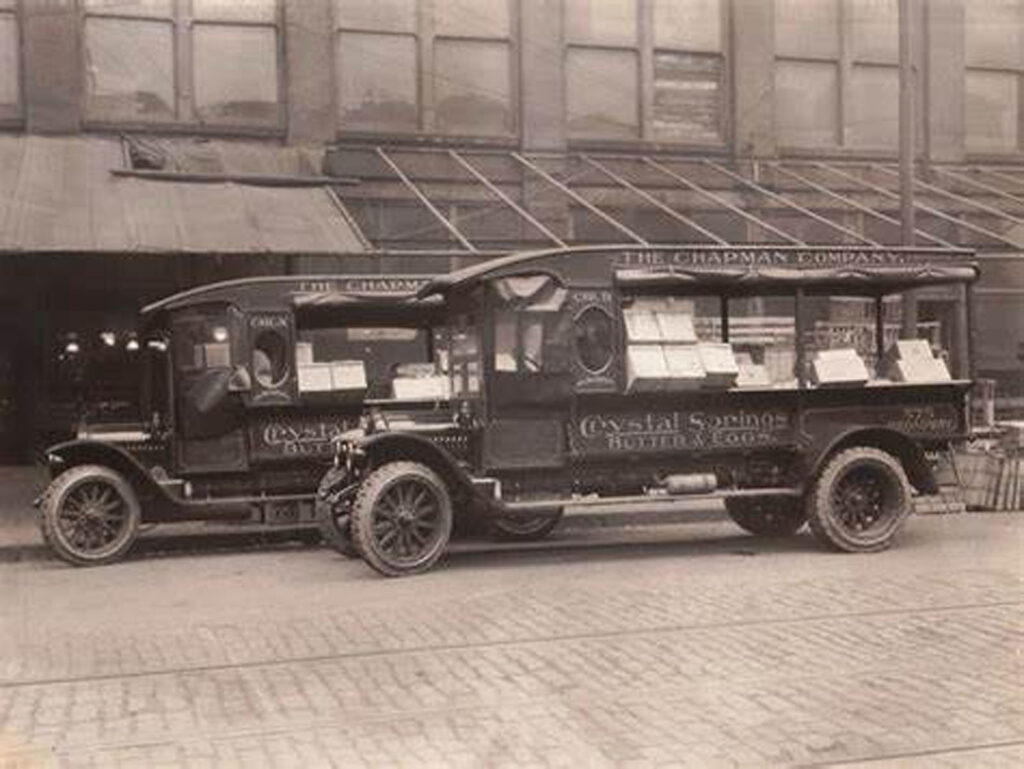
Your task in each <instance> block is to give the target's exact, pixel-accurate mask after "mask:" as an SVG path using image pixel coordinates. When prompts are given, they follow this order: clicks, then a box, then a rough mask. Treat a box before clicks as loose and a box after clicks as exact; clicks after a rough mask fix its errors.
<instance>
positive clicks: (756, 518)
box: [725, 497, 807, 537]
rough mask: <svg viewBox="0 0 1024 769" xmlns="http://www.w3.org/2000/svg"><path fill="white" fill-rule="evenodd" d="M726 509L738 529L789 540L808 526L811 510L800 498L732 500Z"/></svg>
mask: <svg viewBox="0 0 1024 769" xmlns="http://www.w3.org/2000/svg"><path fill="white" fill-rule="evenodd" d="M725 510H726V512H727V513H728V514H729V517H730V518H732V520H733V522H734V523H735V524H736V525H737V526H739V527H740V528H741V529H743V530H744V531H749V532H750V533H751V534H756V535H757V536H759V537H789V536H792V535H793V534H796V533H797V532H798V531H800V529H802V528H803V526H804V524H805V523H807V511H806V510H804V509H803V506H802V505H801V504H800V502H799V500H796V499H785V498H780V497H764V498H762V499H730V500H728V501H726V503H725Z"/></svg>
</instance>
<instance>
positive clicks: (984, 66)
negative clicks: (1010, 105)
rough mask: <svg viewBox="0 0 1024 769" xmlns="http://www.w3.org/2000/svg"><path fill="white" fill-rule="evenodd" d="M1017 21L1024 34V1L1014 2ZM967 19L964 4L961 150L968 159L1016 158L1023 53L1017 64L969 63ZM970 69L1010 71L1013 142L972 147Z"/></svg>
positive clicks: (1023, 129)
mask: <svg viewBox="0 0 1024 769" xmlns="http://www.w3.org/2000/svg"><path fill="white" fill-rule="evenodd" d="M1017 24H1018V35H1019V36H1020V37H1021V38H1024V2H1020V1H1019V0H1018V2H1017ZM969 26H970V19H969V18H968V13H967V9H966V8H965V13H964V19H963V36H964V76H963V89H964V126H963V128H964V134H963V136H964V139H963V141H964V153H965V155H966V157H967V158H968V159H969V160H970V159H978V160H990V161H992V160H1005V159H1011V158H1014V159H1015V158H1017V156H1018V155H1019V154H1020V153H1021V152H1022V151H1024V55H1021V56H1020V59H1019V61H1018V62H1017V65H1016V66H1013V65H1010V64H1006V63H1003V64H996V63H993V62H983V63H980V64H972V63H971V57H970V52H969V51H968V46H967V37H968V34H969ZM972 73H977V74H982V75H1011V76H1013V77H1015V78H1016V80H1017V117H1016V134H1017V136H1016V141H1015V142H1014V144H1013V146H1007V147H1005V148H979V147H978V146H977V145H974V146H973V147H972V144H971V138H970V137H971V135H970V133H969V131H968V126H967V115H968V109H969V108H968V104H967V79H968V77H969V76H970V75H971V74H972Z"/></svg>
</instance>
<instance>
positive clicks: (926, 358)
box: [888, 339, 951, 382]
mask: <svg viewBox="0 0 1024 769" xmlns="http://www.w3.org/2000/svg"><path fill="white" fill-rule="evenodd" d="M888 358H889V361H888V362H889V377H890V378H891V379H892V380H893V381H896V382H948V381H949V380H950V379H951V377H950V375H949V369H948V368H947V367H946V362H945V361H944V360H942V358H937V357H935V356H934V355H933V354H932V348H931V345H930V344H929V343H928V341H927V340H926V339H899V340H897V341H896V343H895V344H894V345H892V347H890V348H889V351H888Z"/></svg>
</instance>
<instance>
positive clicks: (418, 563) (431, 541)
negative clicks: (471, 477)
mask: <svg viewBox="0 0 1024 769" xmlns="http://www.w3.org/2000/svg"><path fill="white" fill-rule="evenodd" d="M351 520H352V539H353V540H354V541H355V543H356V547H358V548H359V552H360V553H361V554H362V556H363V559H364V560H365V561H366V562H367V563H368V564H370V566H371V567H373V568H374V569H375V570H377V571H378V572H380V573H381V574H383V575H385V576H388V577H401V576H405V575H409V574H418V573H420V572H424V571H427V570H428V569H429V568H430V567H431V566H433V565H434V564H435V563H437V560H438V559H439V558H440V557H441V556H442V555H443V554H444V551H445V548H447V546H448V540H449V538H450V537H451V531H452V502H451V495H450V494H449V493H448V488H447V487H446V486H445V483H444V481H442V480H441V478H440V477H438V475H437V473H435V472H434V471H433V470H431V469H430V468H429V467H427V466H425V465H421V464H419V463H417V462H389V463H388V464H386V465H382V466H380V467H378V468H377V469H376V470H374V471H373V472H372V473H370V474H369V475H368V476H367V477H366V479H365V480H364V481H363V483H362V485H361V486H360V488H359V493H358V494H357V495H356V498H355V502H354V503H353V505H352V517H351Z"/></svg>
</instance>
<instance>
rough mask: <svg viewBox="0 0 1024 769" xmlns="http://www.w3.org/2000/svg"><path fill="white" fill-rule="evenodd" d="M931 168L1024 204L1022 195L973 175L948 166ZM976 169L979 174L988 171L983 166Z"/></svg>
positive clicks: (934, 171)
mask: <svg viewBox="0 0 1024 769" xmlns="http://www.w3.org/2000/svg"><path fill="white" fill-rule="evenodd" d="M931 170H932V172H933V173H936V174H941V175H942V176H948V177H950V178H951V179H954V180H956V181H959V182H963V183H964V184H968V185H970V186H971V187H974V188H975V189H979V190H985V191H986V192H991V193H992V194H993V195H996V196H998V197H1000V198H1004V199H1005V200H1009V201H1010V202H1011V203H1015V204H1016V205H1024V198H1022V197H1020V196H1019V195H1014V194H1013V193H1012V192H1007V191H1006V190H1003V189H1000V188H999V187H995V186H993V185H991V184H985V182H982V181H979V180H978V179H975V178H973V177H972V176H969V175H968V174H964V173H959V172H956V171H950V170H949V169H948V168H939V167H938V166H932V167H931ZM974 170H975V171H976V172H977V173H979V174H985V173H988V172H987V171H986V170H985V169H983V168H976V169H974ZM1007 181H1010V182H1011V183H1012V181H1013V180H1011V179H1007Z"/></svg>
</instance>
